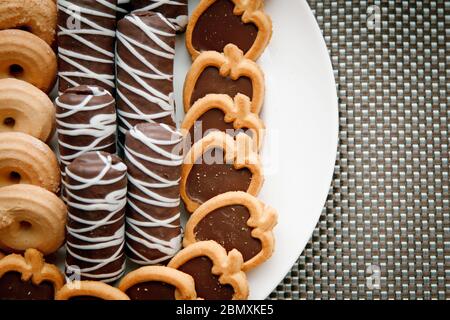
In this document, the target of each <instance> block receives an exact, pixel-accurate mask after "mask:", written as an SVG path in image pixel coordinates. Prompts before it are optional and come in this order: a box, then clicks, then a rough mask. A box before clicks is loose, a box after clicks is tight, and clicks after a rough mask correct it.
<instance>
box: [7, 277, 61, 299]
mask: <svg viewBox="0 0 450 320" xmlns="http://www.w3.org/2000/svg"><path fill="white" fill-rule="evenodd" d="M54 297H55V290H54V288H53V284H52V283H51V282H50V281H43V282H41V283H40V284H39V285H36V284H34V283H33V282H32V281H31V279H30V280H27V281H23V280H22V275H21V274H20V273H19V272H13V271H11V272H7V273H5V274H4V275H3V276H2V277H1V278H0V300H54Z"/></svg>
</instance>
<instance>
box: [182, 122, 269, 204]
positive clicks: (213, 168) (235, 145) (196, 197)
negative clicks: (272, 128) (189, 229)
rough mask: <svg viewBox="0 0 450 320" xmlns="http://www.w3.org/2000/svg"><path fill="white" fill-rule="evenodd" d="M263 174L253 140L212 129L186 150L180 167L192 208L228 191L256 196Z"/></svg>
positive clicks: (185, 195)
mask: <svg viewBox="0 0 450 320" xmlns="http://www.w3.org/2000/svg"><path fill="white" fill-rule="evenodd" d="M263 182H264V177H263V173H262V166H261V163H260V160H259V156H258V154H257V152H256V151H255V146H254V141H253V139H252V138H250V137H249V136H248V135H246V134H244V133H239V134H238V135H237V136H236V138H235V139H233V138H232V137H231V136H230V135H228V134H226V133H224V132H220V131H213V132H211V133H209V134H208V135H207V136H206V137H204V138H203V139H201V140H200V141H198V142H196V143H195V144H194V145H193V146H192V148H191V149H190V150H189V151H188V153H187V154H186V157H185V158H184V162H183V166H182V170H181V182H180V194H181V197H182V199H183V201H184V203H185V205H186V209H187V210H188V211H189V212H193V211H194V210H196V209H197V208H198V207H199V206H200V205H201V204H202V203H204V202H206V201H208V200H209V199H211V198H213V197H215V196H217V195H219V194H221V193H225V192H228V191H245V192H248V193H249V194H251V195H253V196H256V195H258V193H259V190H260V189H261V187H262V184H263Z"/></svg>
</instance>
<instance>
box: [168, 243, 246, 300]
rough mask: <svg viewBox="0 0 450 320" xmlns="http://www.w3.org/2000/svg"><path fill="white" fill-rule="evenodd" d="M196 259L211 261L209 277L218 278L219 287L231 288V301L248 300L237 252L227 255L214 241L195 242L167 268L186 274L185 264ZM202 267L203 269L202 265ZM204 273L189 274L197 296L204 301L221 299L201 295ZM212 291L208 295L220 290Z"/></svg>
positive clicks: (182, 251) (241, 261) (240, 257)
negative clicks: (192, 279) (193, 282)
mask: <svg viewBox="0 0 450 320" xmlns="http://www.w3.org/2000/svg"><path fill="white" fill-rule="evenodd" d="M196 258H197V259H198V258H207V259H209V260H210V261H211V263H212V268H211V275H214V276H216V277H218V279H217V280H218V282H219V283H220V284H221V285H225V286H227V285H229V286H231V287H232V288H233V294H232V297H231V298H232V300H245V299H247V298H248V293H249V289H248V282H247V277H246V275H245V273H244V272H243V271H242V269H241V268H242V264H243V259H242V255H241V253H240V252H239V251H237V250H235V249H233V250H231V251H230V252H229V253H228V254H227V252H226V250H225V249H224V248H223V247H222V246H221V245H220V244H218V243H217V242H215V241H201V242H196V243H194V244H192V245H190V246H188V247H186V248H184V249H183V250H181V251H180V252H178V253H177V254H176V255H175V256H174V257H173V258H172V260H170V262H169V264H168V265H167V266H168V267H170V268H175V269H178V270H181V271H183V272H186V273H187V271H184V268H186V264H187V263H188V262H192V261H191V260H193V259H196ZM197 259H196V260H197ZM197 261H198V260H197ZM195 263H196V262H195ZM202 266H203V267H204V264H203V265H202ZM193 268H195V266H194V267H193ZM191 271H192V270H191ZM204 271H205V270H199V271H198V272H192V274H190V275H191V276H192V277H193V278H194V281H195V282H196V283H195V286H196V291H197V296H198V297H199V298H200V299H205V300H208V299H217V298H223V297H218V296H215V297H207V296H205V295H203V294H202V290H203V289H205V288H202V287H201V279H200V278H201V277H203V276H205V272H204ZM207 290H211V288H207ZM212 291H213V292H209V293H211V294H216V293H217V294H218V292H219V291H220V290H214V289H212Z"/></svg>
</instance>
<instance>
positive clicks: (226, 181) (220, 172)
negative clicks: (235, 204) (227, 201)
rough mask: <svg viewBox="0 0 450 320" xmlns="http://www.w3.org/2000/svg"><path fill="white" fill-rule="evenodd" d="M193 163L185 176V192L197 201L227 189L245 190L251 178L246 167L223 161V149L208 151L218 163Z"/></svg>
mask: <svg viewBox="0 0 450 320" xmlns="http://www.w3.org/2000/svg"><path fill="white" fill-rule="evenodd" d="M208 153H209V152H207V153H205V154H204V159H203V163H200V164H194V165H193V166H192V169H191V171H190V173H189V176H188V178H187V186H186V189H187V193H188V195H189V197H190V198H191V199H193V200H195V201H198V202H205V201H207V200H209V199H211V198H212V197H215V196H216V195H218V194H222V193H225V192H228V191H244V192H245V191H247V190H248V187H249V186H250V182H251V180H252V173H251V171H250V170H249V169H247V168H242V169H236V168H234V166H233V164H228V163H221V162H225V158H224V151H223V149H220V148H215V149H213V150H211V151H210V153H209V155H210V156H211V159H218V160H220V162H219V161H216V162H219V163H211V164H209V163H208V162H206V160H205V158H206V157H207V156H208Z"/></svg>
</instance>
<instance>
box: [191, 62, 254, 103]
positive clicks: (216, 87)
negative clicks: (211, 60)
mask: <svg viewBox="0 0 450 320" xmlns="http://www.w3.org/2000/svg"><path fill="white" fill-rule="evenodd" d="M209 93H222V94H227V95H229V96H230V97H232V98H234V96H236V95H237V94H238V93H242V94H243V95H245V96H247V97H249V98H250V99H252V97H253V85H252V80H251V79H250V78H248V77H244V76H243V77H240V78H238V79H237V80H233V79H231V78H230V77H222V76H221V75H220V73H219V69H217V68H216V67H207V68H205V69H204V70H203V71H202V73H201V74H200V76H199V77H198V79H197V82H196V83H195V87H194V90H193V91H192V96H191V106H192V105H193V104H194V103H195V101H197V100H198V99H200V98H203V97H204V96H206V95H207V94H209Z"/></svg>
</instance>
